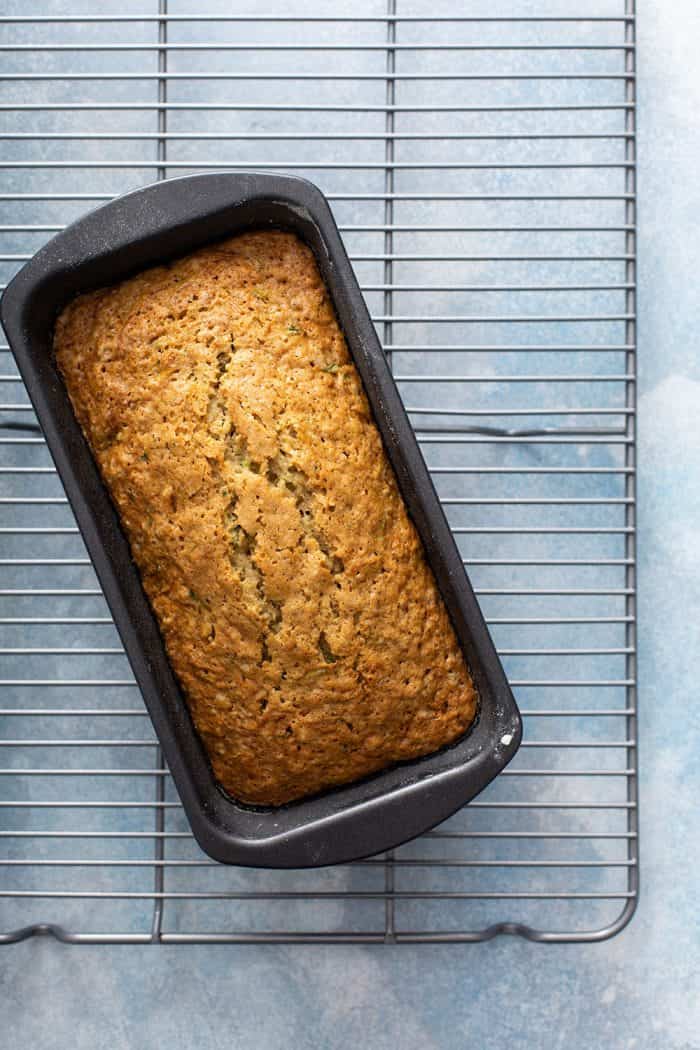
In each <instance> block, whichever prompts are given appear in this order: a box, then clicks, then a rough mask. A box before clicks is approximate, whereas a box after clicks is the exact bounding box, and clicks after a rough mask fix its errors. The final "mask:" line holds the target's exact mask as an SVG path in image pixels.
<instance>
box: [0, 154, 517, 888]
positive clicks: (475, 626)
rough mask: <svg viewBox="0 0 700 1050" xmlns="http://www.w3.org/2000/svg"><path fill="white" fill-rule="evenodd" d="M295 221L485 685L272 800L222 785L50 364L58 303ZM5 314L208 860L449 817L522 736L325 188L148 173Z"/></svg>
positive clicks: (422, 826)
mask: <svg viewBox="0 0 700 1050" xmlns="http://www.w3.org/2000/svg"><path fill="white" fill-rule="evenodd" d="M268 225H271V226H275V227H283V228H286V229H290V230H293V231H295V232H296V233H297V234H298V235H299V236H301V237H302V238H303V239H304V240H305V241H306V242H307V244H309V245H310V247H311V248H312V249H313V251H314V253H315V255H316V259H317V261H318V265H319V267H320V269H321V273H322V275H323V277H324V279H325V281H326V284H327V286H328V288H329V290H330V293H331V296H332V298H333V302H334V304H335V309H336V311H337V314H338V317H339V320H340V323H341V325H342V328H343V331H344V334H345V337H346V339H347V343H348V346H349V349H350V352H351V354H352V356H353V359H354V361H355V364H356V366H357V368H358V370H359V372H360V375H361V377H362V380H363V382H364V386H365V390H366V392H367V396H368V398H369V401H370V404H371V406H372V410H373V412H374V417H375V420H376V422H377V425H378V427H379V430H380V432H381V435H382V438H383V440H384V444H385V446H386V450H387V452H388V455H389V458H390V460H391V463H392V465H393V468H394V470H395V472H396V476H397V479H398V482H399V486H400V488H401V492H402V494H403V498H404V500H405V501H406V504H407V506H408V509H409V512H410V514H411V517H412V518H413V521H414V522H415V524H416V526H417V528H418V531H419V533H420V536H421V539H422V541H423V543H424V545H425V550H426V553H427V557H428V561H429V562H430V565H431V567H432V570H433V572H434V573H435V577H436V579H437V582H438V585H439V588H440V591H441V593H442V596H443V599H444V601H445V603H446V605H447V608H448V610H449V612H450V615H451V617H452V621H453V623H454V626H455V630H456V632H457V636H458V638H459V641H460V643H461V645H462V647H463V649H464V652H465V654H466V658H467V661H468V663H469V667H470V668H471V671H472V675H473V677H474V681H475V684H476V686H477V688H478V691H479V696H480V711H479V717H478V721H477V722H476V724H475V725H474V726H473V727H472V729H471V730H470V731H469V732H468V733H467V734H466V735H465V736H464V737H463V738H462V739H461V740H460V741H458V742H457V743H456V744H453V745H452V746H451V747H448V748H445V749H443V750H442V751H440V752H438V753H436V754H434V755H431V756H428V757H427V758H423V759H419V760H417V761H414V762H408V763H405V764H403V765H400V766H396V767H394V768H391V769H388V770H386V771H384V772H381V773H378V774H376V775H374V776H372V777H369V778H368V779H366V780H363V781H360V782H357V783H354V784H350V785H348V786H347V787H341V788H336V789H335V790H333V791H328V792H326V793H324V794H322V795H318V796H316V797H314V798H310V799H308V800H302V801H299V802H295V803H292V804H290V805H287V806H282V807H278V808H270V809H259V810H258V809H252V808H250V807H246V806H243V805H240V804H237V803H236V802H235V801H234V800H232V799H231V798H228V797H227V796H226V795H225V793H224V792H223V791H222V790H221V789H220V788H219V787H218V786H217V783H216V781H215V779H214V777H213V775H212V771H211V768H210V766H209V763H208V761H207V757H206V754H205V752H204V750H203V747H202V744H201V742H200V740H199V737H198V736H197V733H196V732H195V729H194V726H193V724H192V721H191V719H190V716H189V713H188V710H187V706H186V703H185V701H184V698H183V696H182V693H181V691H180V689H179V686H178V683H177V681H176V679H175V677H174V675H173V672H172V670H171V668H170V664H169V663H168V659H167V656H166V653H165V649H164V646H163V642H162V640H161V636H160V633H159V630H158V626H157V623H156V620H155V618H154V615H153V613H152V611H151V608H150V606H149V603H148V601H147V599H146V596H145V594H144V591H143V588H142V586H141V581H140V578H139V574H138V571H137V569H136V566H135V564H134V563H133V561H132V559H131V556H130V552H129V546H128V543H127V540H126V538H125V536H124V533H123V532H122V529H121V527H120V523H119V519H118V517H117V514H116V511H115V508H114V506H113V505H112V502H111V500H110V497H109V495H108V493H107V490H106V488H105V486H104V485H103V483H102V481H101V478H100V475H99V473H98V469H97V466H96V464H95V461H94V460H93V457H92V454H91V452H90V449H89V447H88V445H87V443H86V441H85V438H84V437H83V434H82V431H81V429H80V426H79V425H78V423H77V421H76V419H75V416H74V414H73V409H72V407H71V403H70V401H69V399H68V394H67V392H66V389H65V387H64V385H63V382H62V380H61V378H60V376H59V374H58V372H57V370H56V367H55V364H54V358H53V352H52V338H53V328H54V323H55V320H56V317H57V315H58V313H59V312H60V310H61V309H62V308H63V307H64V306H65V304H66V303H67V302H68V301H69V300H70V299H71V298H73V296H75V295H77V294H78V293H79V292H84V291H87V290H89V289H93V288H98V287H101V286H104V285H109V284H114V283H115V282H117V281H120V280H122V279H123V278H125V277H128V276H130V275H132V274H135V273H137V272H138V271H140V270H144V269H146V268H147V267H149V266H153V265H155V264H158V263H162V262H165V261H167V260H170V259H173V258H175V257H177V256H181V255H184V254H186V253H188V252H191V251H193V250H194V249H196V248H199V247H201V246H202V245H205V244H207V243H209V242H211V241H215V240H217V239H220V238H224V237H227V236H230V235H232V234H234V233H236V232H238V231H240V230H243V229H247V228H250V227H258V228H260V227H265V226H268ZM1 313H2V321H3V324H4V325H5V329H6V331H7V335H8V338H9V341H10V345H11V347H12V350H13V352H14V355H15V357H16V359H17V364H18V366H19V369H20V372H21V373H22V377H23V379H24V382H25V383H26V386H27V390H28V392H29V396H30V397H31V399H32V402H33V404H34V408H35V410H36V414H37V416H38V418H39V421H40V422H41V425H42V427H43V430H44V434H45V436H46V440H47V443H48V446H49V448H50V450H51V453H52V455H53V458H54V461H55V463H56V467H57V468H58V472H59V474H60V477H61V480H62V481H63V484H64V486H65V489H66V492H67V494H68V498H69V499H70V502H71V504H72V507H73V510H74V512H75V516H76V518H77V521H78V525H79V526H80V530H81V532H82V534H83V537H84V539H85V543H86V545H87V548H88V551H89V552H90V555H91V557H92V560H93V562H94V565H95V569H96V571H97V574H98V576H99V579H100V582H101V584H102V587H103V590H104V594H105V597H106V599H107V601H108V603H109V606H110V608H111V611H112V614H113V616H114V620H115V622H116V625H117V628H118V630H119V633H120V635H121V638H122V641H123V643H124V648H125V649H126V652H127V655H128V657H129V660H130V661H131V666H132V668H133V671H134V674H135V676H136V679H137V681H138V683H139V686H140V687H141V691H142V693H143V696H144V700H145V702H146V706H147V707H148V710H149V713H150V715H151V718H152V719H153V724H154V726H155V729H156V732H157V734H158V737H159V740H160V742H161V744H162V747H163V751H164V753H165V757H166V759H167V762H168V765H169V767H170V770H171V772H172V775H173V778H174V781H175V784H176V787H177V789H178V791H179V794H180V798H181V799H182V803H183V805H184V807H185V811H186V813H187V816H188V817H189V820H190V823H191V825H192V830H193V832H194V835H195V837H196V838H197V840H198V842H199V844H200V845H201V847H202V849H204V850H205V851H206V852H207V853H208V854H210V855H211V856H212V857H214V858H215V859H216V860H219V861H224V862H228V863H233V864H247V865H256V866H261V867H266V866H267V867H285V868H286V867H306V866H314V865H320V864H334V863H338V862H341V861H347V860H351V859H353V858H359V857H363V856H367V855H370V854H373V853H378V852H381V851H383V850H386V849H389V848H391V847H392V846H396V845H398V844H399V843H401V842H404V841H406V840H407V839H410V838H412V837H413V836H415V835H418V834H420V833H421V832H423V831H426V830H427V829H428V828H430V827H432V826H433V825H435V824H437V823H438V822H439V821H441V820H444V819H445V818H446V817H448V816H450V814H452V813H454V812H455V810H457V809H458V808H459V807H460V806H462V805H463V804H464V803H465V802H468V801H469V800H470V799H471V798H473V797H474V795H476V794H477V793H478V792H479V791H481V790H482V788H484V787H485V786H486V784H488V783H489V781H490V780H492V779H493V777H495V776H496V774H497V773H499V772H500V770H502V769H503V767H504V766H505V765H506V764H507V763H508V762H509V761H510V759H511V758H512V757H513V755H514V754H515V752H516V750H517V748H518V745H519V743H520V737H521V722H520V716H519V713H518V709H517V706H516V704H515V701H514V699H513V695H512V693H511V690H510V688H509V686H508V682H507V680H506V677H505V674H504V672H503V668H502V667H501V664H500V662H499V659H498V656H497V655H496V651H495V649H494V646H493V643H492V641H491V638H490V636H489V633H488V630H487V628H486V625H485V623H484V620H483V617H482V615H481V612H480V610H479V607H478V605H477V603H476V599H475V598H474V593H473V591H472V588H471V586H470V585H469V582H468V580H467V578H466V576H465V573H464V569H463V566H462V561H461V558H460V556H459V553H458V551H457V548H456V546H455V543H454V540H453V538H452V534H451V532H450V529H449V526H448V524H447V522H446V520H445V516H444V514H443V511H442V508H441V506H440V503H439V501H438V498H437V495H436V493H435V490H434V488H433V485H432V482H431V480H430V476H429V474H428V471H427V469H426V466H425V463H424V462H423V457H422V455H421V453H420V450H419V448H418V444H417V442H416V439H415V437H414V434H413V431H412V429H411V426H410V423H409V421H408V418H407V416H406V413H405V411H404V408H403V406H402V403H401V399H400V397H399V394H398V391H397V389H396V385H395V383H394V380H393V378H392V376H391V373H390V371H389V368H388V365H387V362H386V359H385V357H384V353H383V352H382V349H381V346H380V344H379V341H378V339H377V336H376V333H375V331H374V327H373V325H372V322H371V320H370V317H369V314H368V312H367V308H366V306H365V303H364V300H363V298H362V295H361V293H360V290H359V288H358V285H357V281H356V278H355V275H354V274H353V271H352V268H351V266H350V262H349V260H348V257H347V255H346V253H345V249H344V247H343V244H342V241H341V239H340V236H339V234H338V230H337V227H336V225H335V222H334V220H333V217H332V215H331V212H330V209H329V207H328V204H327V203H326V200H325V198H324V196H323V194H322V193H321V192H320V191H319V190H318V189H316V187H315V186H313V185H312V184H311V183H309V182H306V181H305V180H303V179H298V178H292V177H289V176H282V175H274V174H268V173H259V172H245V173H244V172H230V173H222V174H212V175H194V176H190V177H187V178H180V179H173V180H170V181H164V182H159V183H156V184H155V185H153V186H147V187H146V188H145V189H142V190H137V191H136V192H135V193H130V194H128V195H127V196H125V197H121V198H119V199H117V200H114V201H112V202H111V203H109V204H107V205H105V206H104V207H101V208H98V209H97V210H96V211H93V212H91V213H90V214H89V215H86V216H85V218H83V219H80V220H79V221H78V222H76V223H74V224H73V225H72V226H69V227H68V228H67V229H66V230H65V231H64V232H63V233H60V234H59V235H58V236H57V237H54V239H53V240H52V241H50V242H49V243H48V244H47V245H46V246H45V247H44V248H42V249H41V250H40V251H39V252H37V254H36V255H35V256H34V258H33V259H32V260H31V261H30V262H29V263H27V265H26V266H25V267H24V268H23V269H22V270H21V271H20V272H19V273H18V274H17V276H16V277H15V278H14V280H13V281H12V282H11V284H10V285H9V287H8V288H7V291H6V292H5V294H4V296H3V298H2V304H1Z"/></svg>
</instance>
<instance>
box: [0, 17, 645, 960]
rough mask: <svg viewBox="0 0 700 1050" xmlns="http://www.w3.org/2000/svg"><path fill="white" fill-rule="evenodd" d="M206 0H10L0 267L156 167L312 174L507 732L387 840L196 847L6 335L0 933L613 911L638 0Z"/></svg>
mask: <svg viewBox="0 0 700 1050" xmlns="http://www.w3.org/2000/svg"><path fill="white" fill-rule="evenodd" d="M506 6H507V9H508V10H507V13H505V9H506ZM195 7H199V5H192V4H190V5H187V4H186V3H184V0H183V2H182V3H180V2H176V0H160V2H159V3H156V2H154V0H126V2H125V3H122V4H121V5H120V7H119V9H118V12H117V9H116V8H115V9H114V13H113V14H110V13H109V12H107V13H100V14H99V15H98V14H94V15H89V16H83V15H77V14H76V15H73V14H71V12H70V9H69V8H65V13H63V14H61V13H58V12H59V11H60V10H61V8H60V7H54V13H52V14H50V15H49V14H47V15H27V14H25V13H24V8H22V7H21V6H20V5H19V4H18V3H17V4H15V3H12V4H9V5H6V11H7V12H8V13H7V14H5V15H4V16H2V17H1V18H0V53H2V57H3V72H2V74H0V139H2V140H3V145H4V150H3V157H4V164H3V166H2V169H1V170H0V200H2V202H3V205H4V209H3V211H4V224H3V225H2V226H0V282H2V283H3V284H4V283H6V282H7V281H8V280H9V279H10V277H11V276H12V274H14V273H15V272H16V270H17V268H18V267H19V266H20V265H21V263H22V261H23V260H25V259H27V258H28V257H30V256H31V255H32V253H33V252H34V251H35V250H36V249H37V248H38V247H39V246H40V245H41V244H42V243H44V241H45V240H46V239H47V238H48V237H49V236H50V235H51V234H52V233H53V232H55V231H56V230H58V229H60V228H62V227H63V225H65V224H66V223H67V222H69V221H71V219H73V218H75V217H77V216H78V215H79V214H81V213H82V212H83V211H84V210H85V209H86V208H89V207H93V206H94V205H96V204H98V203H100V202H101V201H103V200H106V199H108V198H110V197H111V196H113V195H114V194H116V193H121V192H124V191H126V190H128V189H130V188H133V187H135V186H137V185H140V184H143V183H145V182H149V181H152V180H153V179H155V178H165V177H168V176H172V175H178V174H182V173H183V172H188V171H196V170H207V169H211V168H235V167H262V168H270V169H280V170H287V171H293V172H296V173H300V174H306V175H308V176H309V177H311V178H312V179H313V180H314V181H316V182H317V183H319V184H320V185H321V187H322V189H323V190H324V191H325V192H326V194H327V195H328V196H329V197H330V199H331V202H332V205H333V208H334V211H335V214H336V217H337V220H338V223H339V225H340V227H341V230H342V232H343V235H344V238H345V241H346V244H347V246H348V249H349V252H350V254H351V256H352V258H353V262H354V265H355V268H356V271H357V274H358V277H359V279H360V283H361V284H362V286H363V289H364V291H365V294H366V297H367V301H368V304H369V306H370V310H371V312H372V315H373V317H374V319H375V322H376V324H377V326H378V330H379V333H380V335H381V337H382V339H383V342H384V345H385V347H386V351H387V353H388V354H389V357H390V360H391V363H392V367H393V369H394V372H395V375H396V376H397V378H398V380H399V385H400V389H401V392H402V395H403V397H404V400H405V403H406V405H407V407H408V409H409V413H410V416H411V419H412V421H413V423H414V426H415V428H416V431H417V433H418V436H419V439H420V442H421V446H422V449H423V452H424V455H425V457H426V460H427V462H428V465H429V466H430V468H431V471H432V474H433V478H434V480H435V484H436V487H437V489H438V492H439V495H440V497H441V499H442V501H443V504H444V506H445V509H446V512H447V515H448V518H449V520H450V523H451V525H452V528H453V530H454V533H455V535H456V537H457V540H458V543H459V546H460V549H461V551H462V554H463V557H464V559H465V562H466V563H468V565H469V570H470V575H471V577H472V580H473V582H474V585H475V587H476V590H477V593H478V594H479V597H480V601H481V603H482V607H483V609H484V612H485V615H486V617H487V619H488V621H489V623H490V626H491V630H492V632H493V635H494V638H495V641H496V644H497V646H498V648H499V651H500V653H501V655H502V658H503V661H504V664H505V666H506V670H507V672H508V674H509V677H510V680H511V683H512V685H513V687H514V690H515V691H516V694H517V696H518V700H519V704H520V707H521V709H522V711H523V714H524V721H525V737H524V744H523V746H522V749H521V751H520V752H519V754H518V756H517V758H516V759H515V761H514V762H513V764H512V765H511V766H510V767H509V768H508V769H507V770H506V771H505V773H504V774H503V775H502V776H500V777H499V778H498V779H497V780H496V781H495V782H494V783H493V784H492V785H491V786H490V787H489V789H488V790H487V791H485V792H484V793H483V794H482V795H481V796H480V797H479V799H477V800H476V801H475V802H474V803H472V804H471V805H470V806H469V807H467V808H466V809H464V810H463V811H462V812H460V813H459V814H457V815H456V816H455V817H453V818H452V819H451V820H449V821H448V822H447V823H445V824H444V825H442V826H441V827H440V828H438V829H436V830H435V831H434V832H432V833H431V834H429V835H425V836H423V837H422V838H421V839H419V840H417V841H415V842H413V843H410V844H409V845H407V846H404V847H402V848H400V849H398V850H396V851H394V853H392V854H391V855H388V856H386V857H384V856H383V857H378V858H374V859H371V860H368V861H364V862H361V863H357V864H352V865H345V866H342V867H337V868H327V869H320V870H317V871H291V872H274V871H254V870H244V869H238V868H224V867H221V866H219V865H216V864H214V863H212V862H211V861H209V860H208V859H207V858H206V857H205V856H203V855H202V854H201V852H200V851H199V850H198V848H197V846H196V844H195V843H194V841H193V839H192V836H191V834H190V832H189V829H188V827H187V824H186V822H185V820H184V817H183V814H182V810H181V807H180V805H179V802H178V799H177V797H176V795H175V793H174V791H173V788H172V784H171V781H170V777H169V774H168V772H167V770H166V769H165V768H164V767H163V764H162V761H161V757H160V752H159V750H158V747H157V745H156V742H155V739H154V736H153V733H152V730H151V727H150V722H149V720H148V718H147V717H146V714H145V711H144V709H143V705H142V702H141V698H140V695H139V693H138V690H137V688H136V686H135V684H134V682H133V678H132V675H131V672H130V669H129V666H128V663H127V661H126V659H125V656H124V654H123V652H122V649H121V645H120V643H119V639H118V637H117V634H116V632H115V629H114V627H113V624H112V622H111V618H110V616H109V613H108V610H107V608H106V605H105V603H104V600H103V598H102V595H101V592H100V589H99V586H98V584H97V581H96V579H95V576H94V573H93V570H92V568H91V565H90V562H89V560H88V558H87V555H86V553H85V549H84V547H83V544H82V541H81V539H80V536H79V534H78V532H77V529H76V526H75V523H74V520H73V517H72V515H71V512H70V508H69V507H68V505H67V503H66V500H65V496H64V494H63V491H62V489H61V486H60V484H59V482H58V479H57V476H56V474H55V471H54V468H53V465H52V463H51V459H50V457H49V455H48V452H47V449H46V446H45V444H44V442H43V439H42V437H41V433H40V431H38V430H37V429H36V427H35V423H34V417H33V414H32V411H31V407H30V405H29V403H28V401H27V398H26V394H25V392H24V389H23V387H22V384H21V382H20V381H19V379H18V376H17V373H16V370H15V368H14V364H13V362H12V359H11V357H10V355H9V354H8V352H7V348H6V346H3V348H2V350H0V384H1V385H0V401H1V403H0V424H1V425H0V690H1V691H0V931H3V932H2V933H1V934H0V943H1V942H5V943H9V942H13V941H17V940H20V939H22V938H24V937H26V936H30V935H32V934H42V933H43V934H53V935H54V936H57V937H59V938H60V939H62V940H67V941H77V942H87V943H94V942H127V943H131V942H133V943H142V942H151V941H153V942H168V943H176V942H177V943H185V942H192V941H212V942H220V941H231V942H259V941H269V940H272V941H324V942H328V941H343V942H347V941H358V942H371V941H379V942H390V943H393V942H401V941H412V942H418V941H431V942H434V941H456V942H457V941H459V942H466V941H473V940H483V939H486V938H489V937H491V936H494V935H495V934H496V933H500V932H505V933H519V934H522V935H524V936H527V937H531V938H533V939H537V940H550V941H552V940H599V939H602V938H604V937H607V936H610V935H611V934H613V933H615V932H616V931H617V930H618V929H620V928H622V926H623V925H624V924H625V923H626V921H627V920H628V919H629V917H630V916H631V914H632V913H633V911H634V907H635V903H636V895H637V872H638V867H637V860H638V857H637V787H636V785H637V764H636V755H637V752H636V685H635V681H636V661H635V644H636V631H635V616H636V606H635V342H636V331H635V247H636V246H635V72H634V69H635V61H634V56H635V51H634V32H635V23H634V6H633V0H597V2H596V3H595V4H593V5H590V4H587V5H584V4H582V3H580V0H578V2H576V0H542V2H541V5H540V7H539V8H538V10H537V11H536V12H535V13H533V9H532V5H531V4H530V3H529V2H528V3H526V2H525V0H511V2H510V3H509V4H508V5H505V4H503V5H501V9H500V11H501V13H499V9H496V10H494V8H493V3H488V4H487V3H486V2H483V3H482V2H480V0H478V2H476V3H474V4H470V5H469V15H460V16H455V14H454V11H453V7H454V5H452V4H450V3H448V2H447V0H433V2H431V3H430V4H427V3H426V2H425V0H381V2H374V0H363V3H361V4H360V5H359V6H358V4H357V3H350V0H341V2H340V3H339V4H336V5H335V7H334V13H333V15H332V16H331V15H328V13H327V11H328V8H327V5H321V4H318V5H317V6H316V7H315V6H314V5H313V4H311V5H307V8H306V9H305V14H304V15H303V16H293V17H284V14H283V12H282V8H281V7H278V8H277V10H278V12H279V14H277V15H276V14H275V13H274V11H275V8H274V7H268V8H267V9H266V10H265V11H264V12H262V13H256V14H255V15H252V14H251V15H248V16H247V15H246V14H235V15H232V14H231V13H230V5H228V4H224V3H223V0H221V2H211V3H209V4H208V5H207V11H206V13H205V14H203V13H202V12H201V11H199V10H197V11H195ZM102 10H103V9H102V7H101V8H100V11H101V12H102ZM15 11H16V13H13V12H15ZM315 12H317V13H315Z"/></svg>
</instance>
